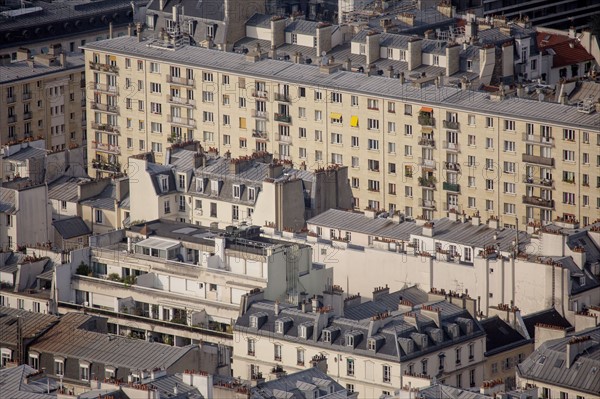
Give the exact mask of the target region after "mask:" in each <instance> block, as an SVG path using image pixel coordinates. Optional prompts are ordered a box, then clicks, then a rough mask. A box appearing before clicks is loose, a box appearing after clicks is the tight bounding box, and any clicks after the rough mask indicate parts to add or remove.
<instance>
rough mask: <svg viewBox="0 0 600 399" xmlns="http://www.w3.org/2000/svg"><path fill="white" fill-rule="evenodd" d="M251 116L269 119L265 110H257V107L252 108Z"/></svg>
mask: <svg viewBox="0 0 600 399" xmlns="http://www.w3.org/2000/svg"><path fill="white" fill-rule="evenodd" d="M252 117H253V118H258V119H265V120H268V119H269V113H268V112H267V111H259V110H257V109H253V110H252Z"/></svg>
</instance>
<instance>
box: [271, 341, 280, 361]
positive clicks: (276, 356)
mask: <svg viewBox="0 0 600 399" xmlns="http://www.w3.org/2000/svg"><path fill="white" fill-rule="evenodd" d="M273 360H275V361H281V345H279V344H274V345H273Z"/></svg>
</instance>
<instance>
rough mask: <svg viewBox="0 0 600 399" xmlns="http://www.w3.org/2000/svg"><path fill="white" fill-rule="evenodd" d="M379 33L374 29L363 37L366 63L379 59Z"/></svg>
mask: <svg viewBox="0 0 600 399" xmlns="http://www.w3.org/2000/svg"><path fill="white" fill-rule="evenodd" d="M380 37H381V35H380V34H379V33H377V32H374V31H369V32H368V33H367V36H366V38H365V41H366V48H365V50H366V53H367V65H371V64H373V63H374V62H375V61H377V60H378V59H379V54H380V49H379V38H380Z"/></svg>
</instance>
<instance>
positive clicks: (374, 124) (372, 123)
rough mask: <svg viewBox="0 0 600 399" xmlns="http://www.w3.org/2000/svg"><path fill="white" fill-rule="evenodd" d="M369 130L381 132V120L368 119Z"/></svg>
mask: <svg viewBox="0 0 600 399" xmlns="http://www.w3.org/2000/svg"><path fill="white" fill-rule="evenodd" d="M367 128H368V129H369V130H379V119H371V118H368V119H367Z"/></svg>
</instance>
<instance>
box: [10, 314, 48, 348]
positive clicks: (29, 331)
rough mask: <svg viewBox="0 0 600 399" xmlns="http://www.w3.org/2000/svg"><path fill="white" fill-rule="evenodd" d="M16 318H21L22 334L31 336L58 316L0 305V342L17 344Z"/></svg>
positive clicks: (41, 330)
mask: <svg viewBox="0 0 600 399" xmlns="http://www.w3.org/2000/svg"><path fill="white" fill-rule="evenodd" d="M17 318H21V323H22V324H21V327H22V331H23V336H24V337H27V338H33V337H36V336H38V335H40V334H41V333H42V332H44V331H46V330H47V329H48V328H50V327H51V326H53V325H54V324H56V323H57V322H58V317H57V316H53V315H49V314H43V313H33V312H28V311H25V310H19V309H13V308H7V307H4V306H0V343H1V344H4V345H10V346H16V345H17Z"/></svg>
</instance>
